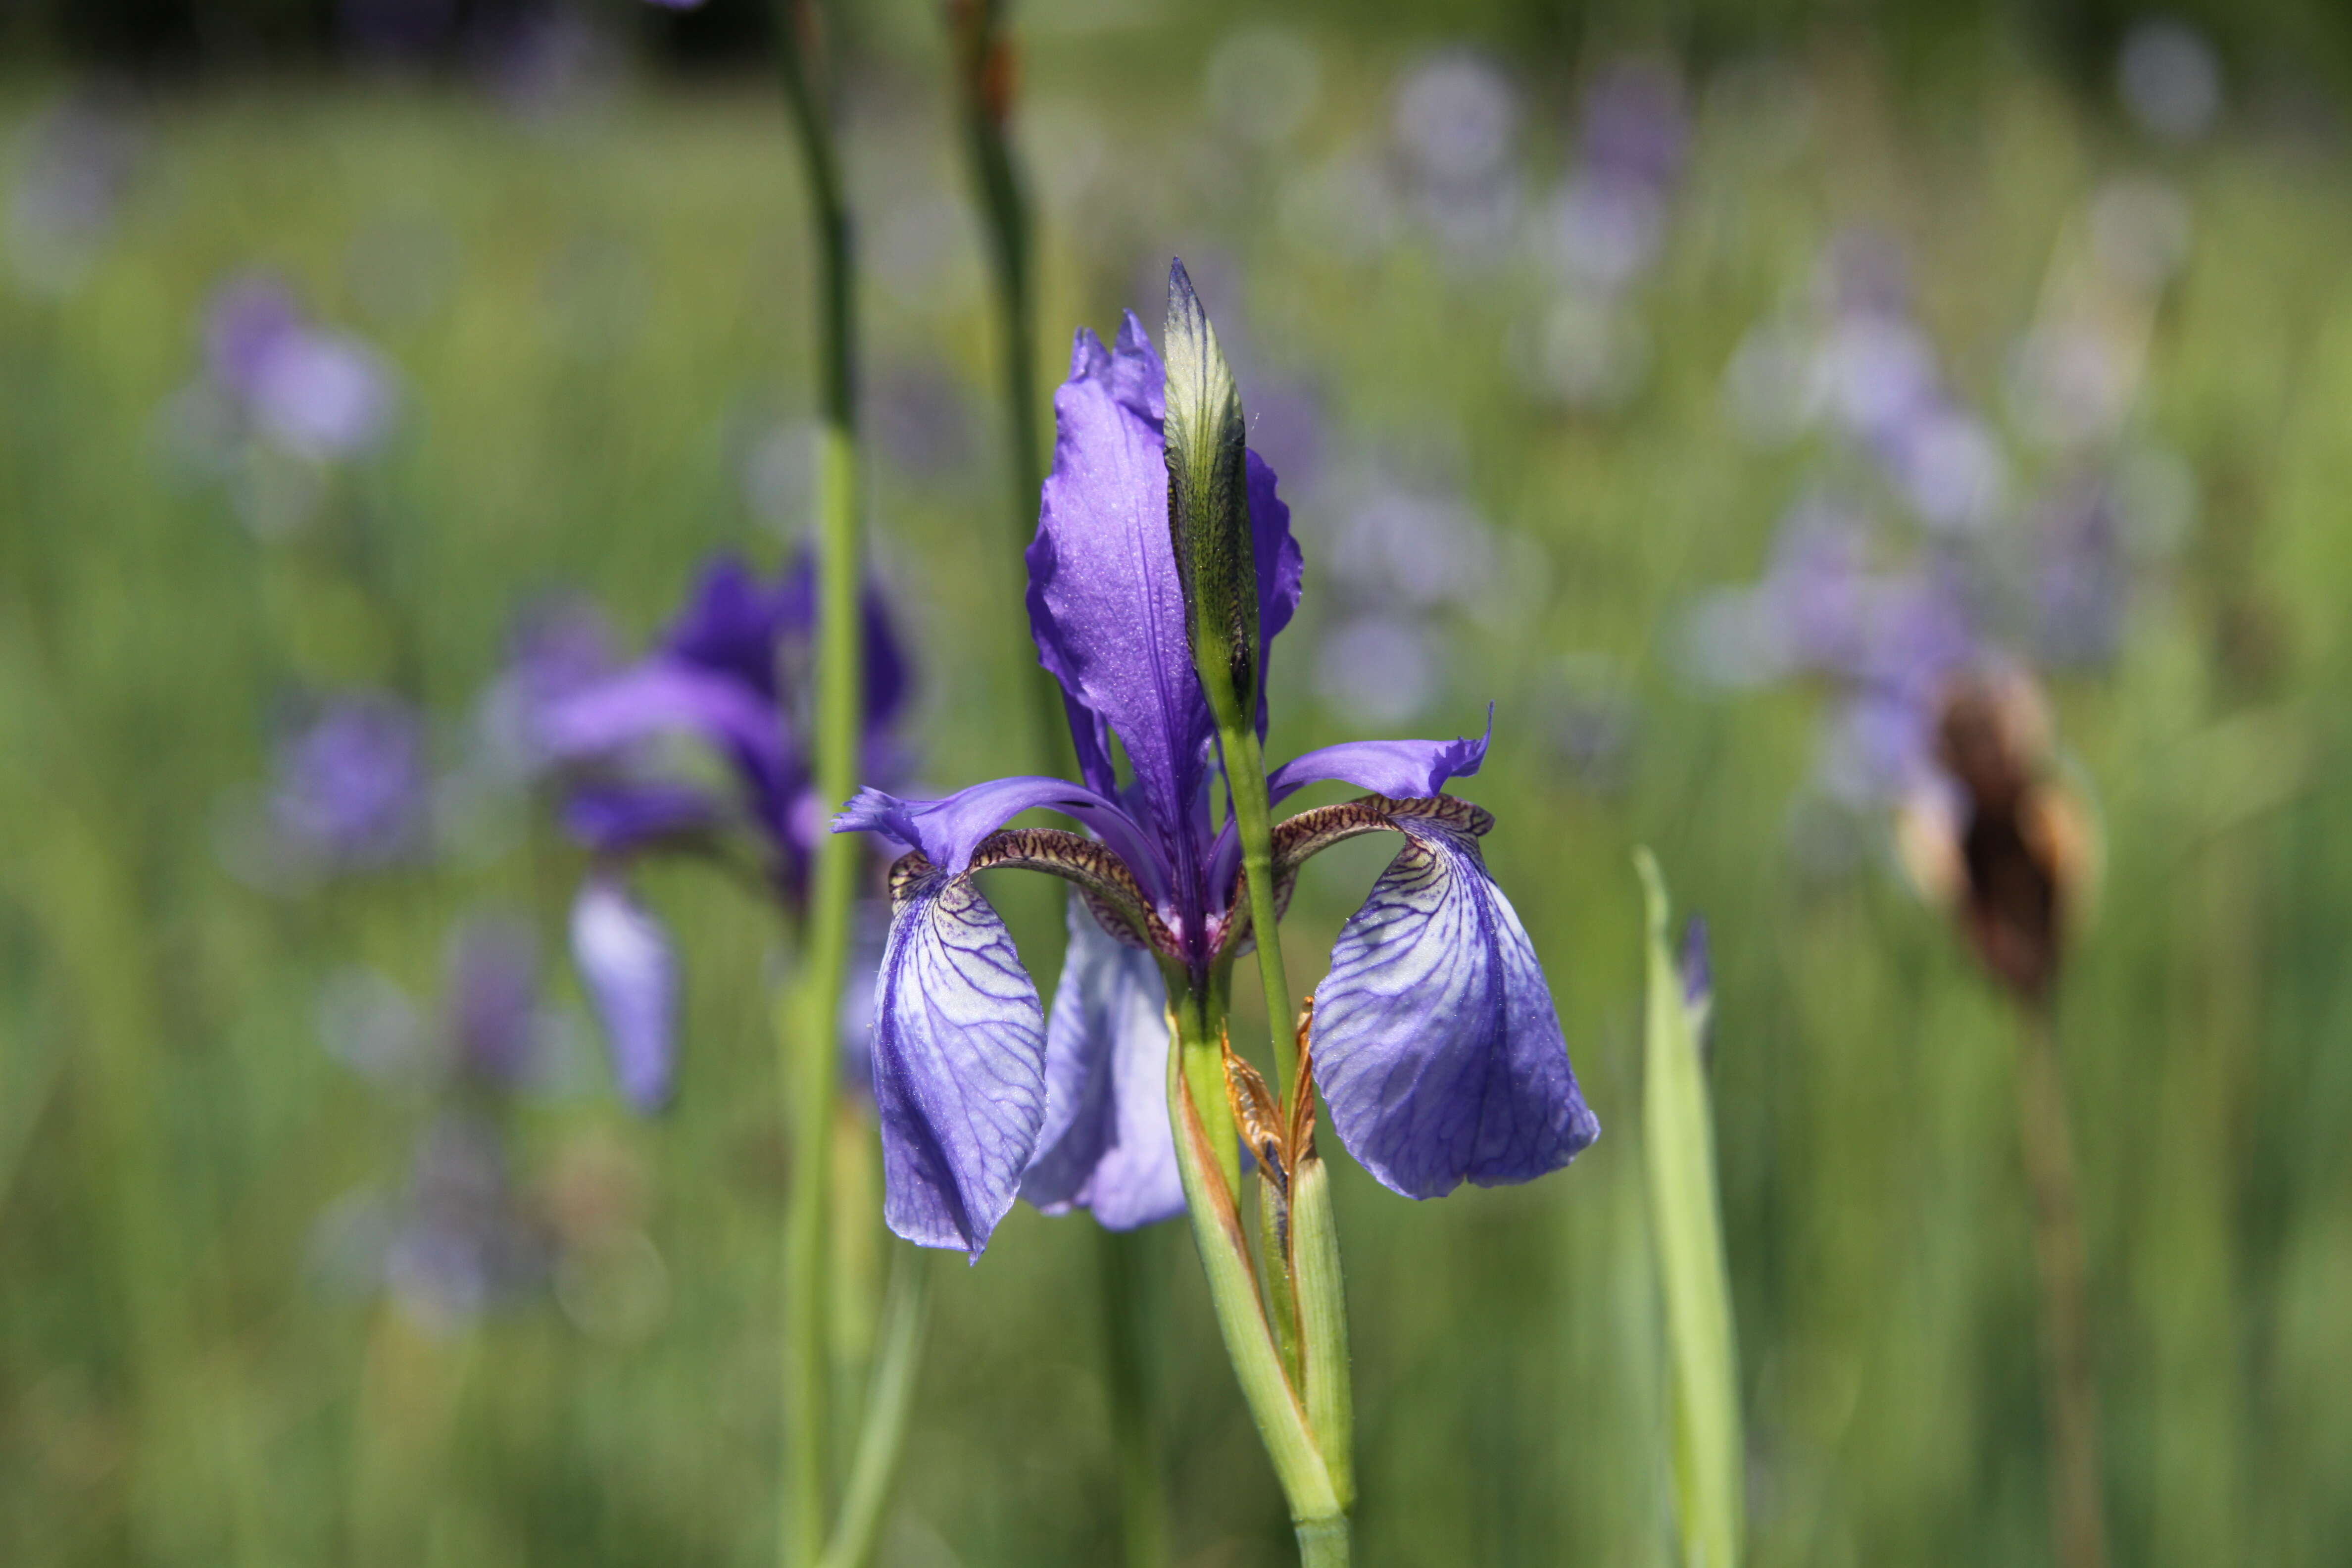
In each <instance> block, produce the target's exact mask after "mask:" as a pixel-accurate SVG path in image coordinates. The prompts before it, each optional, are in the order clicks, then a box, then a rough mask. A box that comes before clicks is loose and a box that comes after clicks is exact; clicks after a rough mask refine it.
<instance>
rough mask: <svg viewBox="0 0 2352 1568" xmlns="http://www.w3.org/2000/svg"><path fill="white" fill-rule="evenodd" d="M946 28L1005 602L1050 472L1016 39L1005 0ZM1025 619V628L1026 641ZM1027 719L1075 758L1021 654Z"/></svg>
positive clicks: (1041, 678)
mask: <svg viewBox="0 0 2352 1568" xmlns="http://www.w3.org/2000/svg"><path fill="white" fill-rule="evenodd" d="M947 12H948V27H949V33H950V42H951V43H952V44H953V46H954V48H955V64H956V73H955V74H956V86H957V89H958V90H959V94H960V96H961V101H962V106H963V124H964V149H965V152H966V153H967V154H968V155H969V160H970V163H971V184H972V195H973V196H974V198H975V199H976V201H977V202H978V204H979V206H980V216H981V224H982V229H983V230H984V232H985V233H986V236H987V239H988V254H989V260H990V262H991V263H992V267H991V274H992V277H993V278H994V279H995V283H996V298H995V305H996V318H997V328H998V338H999V342H1000V347H1001V349H1002V365H1001V367H1000V368H1001V369H1002V371H1003V401H1004V416H1005V418H1004V446H1005V455H1006V458H1007V461H1006V463H1005V465H1004V474H1005V483H1006V487H1007V496H1006V500H1007V505H1006V510H1005V523H1006V527H1007V532H1008V536H1009V537H1008V541H1007V543H1008V548H1007V549H1005V550H1004V551H1003V552H1002V553H1001V555H1000V556H999V558H1000V559H1002V560H1003V561H1004V562H1005V563H1007V564H1008V569H1010V570H1012V571H1013V576H1012V578H1011V579H1010V580H1009V583H1008V586H1009V587H1010V589H1011V590H1012V591H1011V592H1010V593H1008V594H1007V595H1005V598H1004V602H1005V603H1007V604H1013V605H1017V604H1019V603H1021V599H1022V590H1023V589H1024V587H1025V586H1026V581H1027V580H1026V578H1025V576H1024V575H1023V574H1021V573H1020V572H1019V571H1018V569H1017V568H1018V563H1019V562H1020V561H1021V558H1022V552H1024V550H1026V549H1027V548H1028V545H1029V539H1030V535H1031V534H1032V533H1034V531H1035V530H1036V527H1037V491H1038V486H1039V485H1040V483H1041V482H1042V481H1043V480H1044V479H1045V472H1044V467H1043V463H1042V460H1041V459H1042V454H1043V451H1044V447H1045V442H1044V438H1043V436H1044V432H1043V426H1042V422H1041V421H1040V419H1039V416H1038V414H1039V408H1038V397H1037V363H1036V359H1035V357H1034V355H1035V351H1036V342H1037V290H1036V274H1035V272H1034V268H1033V267H1032V261H1033V259H1034V253H1033V247H1032V244H1031V235H1032V228H1031V225H1030V221H1029V198H1028V195H1027V192H1026V191H1025V189H1024V185H1023V183H1022V179H1021V168H1020V164H1019V163H1017V162H1016V161H1015V159H1014V157H1013V142H1012V137H1011V129H1012V113H1013V75H1014V72H1013V41H1012V39H1011V38H1010V37H1007V36H1006V34H1005V31H1004V12H1005V7H1004V5H1003V4H1002V0H947ZM1027 643H1028V628H1027V626H1026V625H1025V624H1024V626H1022V628H1021V638H1020V641H1019V642H1018V643H1017V644H1016V645H1015V646H1017V647H1024V648H1025V647H1027ZM1022 663H1023V665H1024V667H1025V668H1024V673H1025V676H1026V679H1024V683H1023V684H1024V686H1025V688H1026V698H1027V702H1028V707H1029V710H1030V723H1031V726H1032V727H1033V728H1034V731H1035V732H1036V733H1035V744H1036V750H1037V752H1039V753H1040V754H1041V756H1044V757H1047V758H1055V757H1057V756H1058V760H1059V761H1060V762H1061V763H1064V764H1065V765H1066V764H1068V763H1071V762H1073V761H1074V759H1072V758H1070V757H1068V756H1066V755H1058V754H1059V753H1065V752H1067V751H1068V749H1069V745H1068V742H1067V740H1066V737H1065V735H1064V729H1063V721H1062V694H1061V688H1060V686H1059V685H1058V684H1056V683H1055V679H1054V678H1053V676H1052V675H1051V674H1050V673H1048V672H1047V671H1046V670H1045V668H1044V667H1043V666H1040V665H1037V664H1036V663H1035V662H1034V660H1032V659H1029V658H1025V657H1024V658H1023V660H1022Z"/></svg>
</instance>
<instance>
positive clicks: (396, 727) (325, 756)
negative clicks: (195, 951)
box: [269, 691, 431, 870]
mask: <svg viewBox="0 0 2352 1568" xmlns="http://www.w3.org/2000/svg"><path fill="white" fill-rule="evenodd" d="M430 784H431V779H430V774H429V772H428V769H427V765H426V761H425V722H424V719H423V718H422V716H421V715H419V714H418V713H417V712H416V710H415V709H413V708H411V707H410V706H409V705H408V704H407V703H405V702H404V701H403V700H400V699H399V698H397V697H394V696H393V695H392V694H391V693H389V692H383V691H355V692H346V693H343V694H341V695H338V696H335V697H331V698H329V699H327V700H324V701H322V702H320V704H319V705H318V706H317V708H316V709H315V710H314V711H313V712H312V713H311V714H310V715H309V716H308V717H307V718H305V719H304V720H303V721H301V722H300V723H299V724H298V725H297V726H296V727H295V728H294V730H293V731H291V732H290V733H289V734H288V736H287V737H286V738H285V740H284V741H283V742H280V744H279V746H278V776H277V782H276V784H275V785H274V786H273V787H272V789H271V792H270V795H269V817H270V821H271V823H272V825H273V826H274V827H275V829H276V831H277V834H278V837H279V839H280V841H281V843H282V845H283V846H284V847H286V848H287V849H288V850H289V852H291V853H292V854H293V855H294V856H295V857H297V858H299V859H300V860H302V861H305V862H308V863H310V864H311V865H315V866H318V867H320V868H325V869H328V870H363V869H370V868H376V867H382V866H386V865H390V864H392V863H394V862H395V861H399V860H403V859H406V858H410V857H413V856H415V855H417V854H420V853H422V852H423V850H424V849H425V845H426V837H427V836H426V826H427V801H428V795H429V789H430Z"/></svg>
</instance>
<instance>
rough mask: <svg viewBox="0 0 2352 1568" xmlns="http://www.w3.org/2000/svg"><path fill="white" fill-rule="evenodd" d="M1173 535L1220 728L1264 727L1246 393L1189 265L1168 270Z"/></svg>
mask: <svg viewBox="0 0 2352 1568" xmlns="http://www.w3.org/2000/svg"><path fill="white" fill-rule="evenodd" d="M1164 339H1165V348H1166V362H1167V366H1168V390H1167V409H1168V414H1167V422H1166V432H1167V439H1168V533H1169V538H1170V540H1171V542H1173V543H1174V545H1175V549H1176V572H1177V575H1178V577H1179V578H1180V579H1181V582H1182V583H1183V585H1184V618H1185V637H1186V639H1187V640H1188V641H1189V642H1190V643H1191V644H1192V668H1194V669H1196V670H1198V671H1199V672H1200V676H1201V687H1202V690H1203V691H1205V692H1206V693H1207V694H1208V698H1209V710H1210V711H1211V712H1213V713H1214V714H1215V715H1216V717H1217V725H1218V727H1219V728H1220V729H1234V728H1239V727H1241V726H1243V725H1244V724H1255V722H1256V719H1257V661H1258V646H1257V640H1258V626H1257V621H1258V605H1257V561H1256V556H1255V554H1254V553H1253V552H1252V550H1251V546H1250V516H1249V490H1248V487H1247V486H1246V484H1245V483H1244V479H1243V455H1242V454H1243V451H1244V443H1245V436H1244V426H1243V422H1242V399H1241V394H1240V393H1239V392H1238V391H1236V390H1235V389H1234V375H1233V372H1232V370H1231V369H1229V368H1228V367H1227V366H1226V364H1225V356H1224V352H1223V350H1222V349H1220V348H1218V347H1217V330H1216V329H1215V328H1214V327H1213V326H1211V325H1210V324H1209V313H1208V311H1206V310H1202V307H1201V300H1200V296H1199V295H1197V294H1195V293H1193V292H1192V279H1191V278H1189V277H1187V276H1186V275H1185V272H1184V264H1183V263H1182V262H1181V261H1176V262H1171V264H1170V265H1169V268H1168V321H1167V326H1166V328H1165V331H1164Z"/></svg>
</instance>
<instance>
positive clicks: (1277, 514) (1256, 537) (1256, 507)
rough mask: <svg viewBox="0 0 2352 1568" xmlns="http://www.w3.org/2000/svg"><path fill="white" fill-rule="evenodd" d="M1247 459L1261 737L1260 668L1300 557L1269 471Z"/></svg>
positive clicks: (1291, 610)
mask: <svg viewBox="0 0 2352 1568" xmlns="http://www.w3.org/2000/svg"><path fill="white" fill-rule="evenodd" d="M1245 456H1246V458H1247V471H1248V475H1249V478H1248V481H1247V482H1248V486H1249V509H1250V544H1251V551H1250V553H1251V556H1252V558H1253V561H1254V563H1255V568H1256V572H1257V642H1258V658H1257V732H1258V738H1259V739H1260V740H1264V739H1265V671H1266V666H1267V665H1268V664H1270V663H1272V662H1273V650H1274V638H1275V635H1276V633H1277V632H1279V631H1281V630H1282V628H1283V627H1285V626H1288V625H1289V624H1290V617H1291V616H1293V615H1294V614H1296V613H1297V609H1298V595H1299V591H1300V589H1301V587H1302V586H1303V585H1304V584H1305V582H1306V561H1305V558H1304V557H1302V556H1301V555H1300V554H1299V552H1298V541H1297V539H1295V538H1294V537H1292V535H1291V532H1290V508H1288V507H1287V506H1285V505H1284V504H1283V501H1282V498H1281V497H1280V496H1279V495H1276V493H1275V488H1274V470H1273V469H1272V468H1268V467H1266V465H1265V458H1261V457H1259V456H1258V455H1257V454H1256V453H1255V452H1250V453H1247V454H1245Z"/></svg>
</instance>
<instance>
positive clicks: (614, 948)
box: [499, 556, 908, 1109]
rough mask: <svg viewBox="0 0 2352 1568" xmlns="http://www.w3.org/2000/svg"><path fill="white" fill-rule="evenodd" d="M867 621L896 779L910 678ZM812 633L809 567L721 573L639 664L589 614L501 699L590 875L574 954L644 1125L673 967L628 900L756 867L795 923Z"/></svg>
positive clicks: (571, 622)
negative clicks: (667, 885)
mask: <svg viewBox="0 0 2352 1568" xmlns="http://www.w3.org/2000/svg"><path fill="white" fill-rule="evenodd" d="M865 621H866V625H865V638H866V643H865V646H866V677H865V681H866V724H865V736H866V740H865V766H866V769H867V771H868V772H869V773H872V774H874V775H877V776H881V777H887V778H896V777H898V776H899V774H900V773H901V772H902V769H903V761H902V758H901V756H900V754H899V752H898V748H897V744H896V742H895V741H894V740H893V739H892V734H893V730H894V728H895V726H896V724H897V721H898V718H899V716H900V714H901V713H902V712H903V711H904V710H905V707H906V704H907V699H908V667H907V661H906V658H905V656H904V654H903V653H902V652H901V649H900V647H899V643H898V638H897V637H896V635H895V634H894V632H893V631H892V628H891V626H890V620H889V616H888V614H887V611H886V610H885V608H884V606H883V604H882V600H881V597H880V595H878V594H877V593H876V592H874V591H872V590H868V592H867V594H866V605H865ZM815 622H816V599H815V576H814V566H813V563H812V562H811V561H810V560H809V559H808V558H806V557H805V556H803V557H802V558H801V559H799V560H798V561H796V562H794V563H793V564H792V565H791V566H790V567H788V568H787V569H786V570H785V571H784V572H783V573H782V574H781V575H780V576H779V577H778V578H777V579H775V580H773V581H768V580H763V579H762V578H761V576H760V575H759V574H757V573H756V572H754V571H753V570H752V569H751V567H750V566H749V565H747V564H746V563H743V562H742V561H740V559H737V558H735V557H732V556H727V557H721V558H719V560H717V561H714V562H712V563H710V564H709V566H707V567H706V568H705V569H704V571H703V573H702V575H701V578H700V580H699V581H698V584H696V586H695V589H694V591H693V593H692V595H690V596H689V598H688V602H687V606H686V608H685V610H684V612H683V613H682V614H681V615H680V616H678V618H677V621H676V623H675V624H673V625H672V626H671V627H670V629H669V631H668V632H667V634H666V635H665V636H664V637H662V638H661V640H660V642H659V643H658V644H657V645H656V647H655V648H654V649H653V651H652V652H650V653H649V654H647V655H646V657H645V658H641V659H639V660H638V661H636V662H635V663H634V664H629V665H625V666H618V667H616V666H614V665H613V664H612V663H611V662H610V660H609V655H608V654H607V653H606V652H605V648H606V646H607V645H606V644H605V643H604V639H603V637H602V634H601V632H600V631H599V629H598V628H597V627H596V626H594V625H593V623H590V622H587V621H585V620H584V619H583V617H582V616H579V615H578V614H577V613H576V612H575V613H573V614H572V615H569V616H562V617H558V618H553V619H550V620H548V621H545V622H543V623H542V624H541V626H538V627H537V628H536V629H535V631H534V633H533V635H531V636H530V637H526V639H525V640H524V641H523V643H522V645H521V646H520V648H519V649H518V657H517V658H516V661H515V663H514V665H513V667H512V668H510V669H509V672H508V675H507V677H506V679H505V680H504V681H503V682H502V683H501V691H502V693H503V695H502V696H501V697H500V698H499V703H500V704H501V705H503V706H504V708H505V709H506V710H508V711H509V712H511V713H513V714H514V715H515V720H516V727H517V731H518V733H519V735H520V740H521V742H522V744H523V745H524V747H525V749H526V750H527V751H528V752H529V753H530V756H531V758H532V760H533V761H534V762H536V763H537V764H538V765H539V766H541V767H542V768H546V769H551V770H552V771H554V772H555V773H556V774H557V776H558V777H559V778H560V779H561V781H562V815H563V822H564V826H565V827H566V829H567V830H568V831H569V832H570V833H571V835H572V837H574V838H576V839H578V840H579V841H580V842H581V843H582V844H583V845H584V846H585V847H587V848H588V850H589V852H590V854H591V856H592V858H593V859H592V865H591V867H590V869H589V872H588V876H587V879H586V880H585V881H584V882H583V885H582V887H581V890H580V894H579V897H578V899H577V900H575V901H574V903H573V906H572V952H573V955H574V957H575V959H576V960H577V962H578V963H579V967H580V973H581V975H582V978H583V981H584V982H585V983H586V985H587V988H588V992H589V994H590V996H591V998H592V1000H593V1002H594V1004H595V1006H596V1011H597V1013H598V1015H599V1016H600V1017H601V1019H602V1020H603V1023H604V1031H605V1035H606V1037H607V1039H608V1040H609V1042H610V1044H611V1046H612V1050H613V1059H614V1070H615V1073H616V1075H617V1077H618V1078H619V1080H620V1084H621V1088H622V1089H623V1091H624V1092H625V1094H626V1095H627V1096H628V1098H629V1099H630V1100H632V1101H633V1102H635V1104H637V1105H638V1106H640V1107H642V1108H645V1109H652V1108H655V1107H657V1106H659V1105H660V1104H662V1103H663V1102H664V1101H666V1100H667V1099H668V1097H669V1093H670V1088H671V1082H672V1079H673V1076H674V1071H675V1066H676V1061H675V1058H676V1050H675V1043H674V1039H673V1036H674V1032H675V1021H674V1015H675V1012H676V1008H677V959H676V956H675V953H674V952H673V949H672V945H671V943H670V941H669V938H668V936H667V932H666V931H664V930H663V929H662V927H661V925H660V924H659V922H658V921H656V920H655V919H654V917H653V915H652V914H651V913H650V911H648V910H646V908H645V907H644V905H643V904H641V903H640V902H639V901H638V900H637V899H636V898H635V894H634V893H633V892H632V891H631V889H630V888H629V885H628V881H627V870H628V868H629V866H630V865H631V863H632V862H634V861H635V859H637V858H639V857H641V856H644V855H648V854H657V853H670V852H688V853H696V854H702V855H707V856H709V857H712V858H717V859H719V860H721V861H724V862H733V863H736V864H743V863H744V862H745V861H746V860H748V862H749V869H750V870H751V873H752V875H754V876H755V877H756V878H757V879H759V881H760V883H761V886H762V887H764V888H765V889H767V891H768V892H769V893H770V895H771V896H772V898H773V899H774V900H775V901H776V903H777V905H778V906H779V907H780V908H781V909H782V910H784V911H785V912H786V913H787V914H788V915H797V913H798V912H799V910H800V907H801V902H802V900H803V895H804V892H805V889H806V885H807V879H808V866H809V853H810V847H811V846H812V844H813V843H814V836H815V835H816V834H817V833H818V832H819V831H821V829H822V825H823V818H824V808H823V804H822V803H821V802H819V801H818V800H817V799H816V797H815V795H814V794H813V793H812V788H811V772H810V763H811V759H810V757H809V755H808V752H807V749H806V747H805V746H804V744H803V740H802V737H803V735H804V734H805V732H806V725H805V723H804V717H805V716H804V713H803V687H804V686H805V684H806V678H807V674H808V670H809V667H810V659H811V655H812V649H813V641H814V633H815ZM680 741H683V742H687V743H688V744H687V746H686V748H685V749H684V750H683V751H681V749H680V748H679V747H678V746H677V742H680ZM713 758H715V759H716V761H717V763H718V767H717V769H716V771H715V773H714V771H713V770H712V769H711V768H710V767H709V765H708V764H709V762H710V760H711V759H713Z"/></svg>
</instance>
